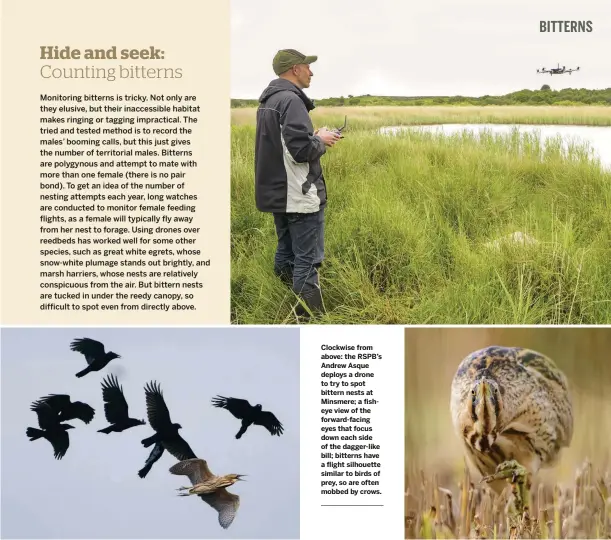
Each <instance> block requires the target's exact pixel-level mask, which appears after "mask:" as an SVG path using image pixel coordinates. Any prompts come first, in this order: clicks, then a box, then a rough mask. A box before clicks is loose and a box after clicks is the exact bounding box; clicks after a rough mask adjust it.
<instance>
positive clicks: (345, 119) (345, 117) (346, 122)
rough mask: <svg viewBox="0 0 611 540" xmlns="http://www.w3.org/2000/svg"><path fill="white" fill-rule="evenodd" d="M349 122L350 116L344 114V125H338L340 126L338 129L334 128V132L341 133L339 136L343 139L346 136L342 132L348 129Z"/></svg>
mask: <svg viewBox="0 0 611 540" xmlns="http://www.w3.org/2000/svg"><path fill="white" fill-rule="evenodd" d="M347 124H348V117H347V116H344V125H343V126H342V127H338V128H336V129H334V130H333V132H334V133H335V134H336V135H339V138H340V139H343V138H344V135H343V134H342V131H344V129H346V126H347Z"/></svg>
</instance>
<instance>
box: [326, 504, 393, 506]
mask: <svg viewBox="0 0 611 540" xmlns="http://www.w3.org/2000/svg"><path fill="white" fill-rule="evenodd" d="M320 506H384V505H383V504H321V505H320Z"/></svg>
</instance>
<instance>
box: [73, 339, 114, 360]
mask: <svg viewBox="0 0 611 540" xmlns="http://www.w3.org/2000/svg"><path fill="white" fill-rule="evenodd" d="M70 349H71V350H73V351H76V352H80V353H81V354H82V355H83V356H84V357H85V360H87V363H88V364H91V362H93V361H94V360H97V359H98V358H102V357H103V356H104V355H105V354H106V352H105V351H104V345H103V344H102V343H100V342H99V341H96V340H95V339H90V338H77V339H75V340H74V341H73V342H72V343H70Z"/></svg>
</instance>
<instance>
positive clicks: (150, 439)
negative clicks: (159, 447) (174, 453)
mask: <svg viewBox="0 0 611 540" xmlns="http://www.w3.org/2000/svg"><path fill="white" fill-rule="evenodd" d="M156 437H157V434H155V435H151V436H150V437H147V438H146V439H142V446H144V448H148V447H149V446H151V444H155V443H156V442H157V441H156Z"/></svg>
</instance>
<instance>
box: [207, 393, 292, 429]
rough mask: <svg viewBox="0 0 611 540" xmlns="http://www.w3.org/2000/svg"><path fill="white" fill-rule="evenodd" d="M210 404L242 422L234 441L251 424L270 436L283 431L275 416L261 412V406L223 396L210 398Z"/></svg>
mask: <svg viewBox="0 0 611 540" xmlns="http://www.w3.org/2000/svg"><path fill="white" fill-rule="evenodd" d="M212 404H213V405H214V406H215V407H219V408H222V409H227V410H228V411H229V412H230V413H231V414H233V416H235V417H236V418H238V419H240V420H242V427H241V428H240V431H238V433H237V434H236V436H235V438H236V439H239V438H240V437H241V436H242V435H244V433H246V430H247V429H248V428H249V426H250V425H251V424H255V425H256V426H263V427H264V428H265V429H267V431H269V432H270V433H271V434H272V435H278V436H280V435H281V434H282V432H283V431H284V428H283V427H282V424H281V423H280V422H279V421H278V419H277V418H276V416H275V415H274V414H273V413H271V412H269V411H263V410H262V407H261V405H255V406H254V407H253V406H252V405H251V404H250V403H249V402H248V401H247V400H245V399H236V398H226V397H223V396H217V397H215V398H212Z"/></svg>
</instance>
